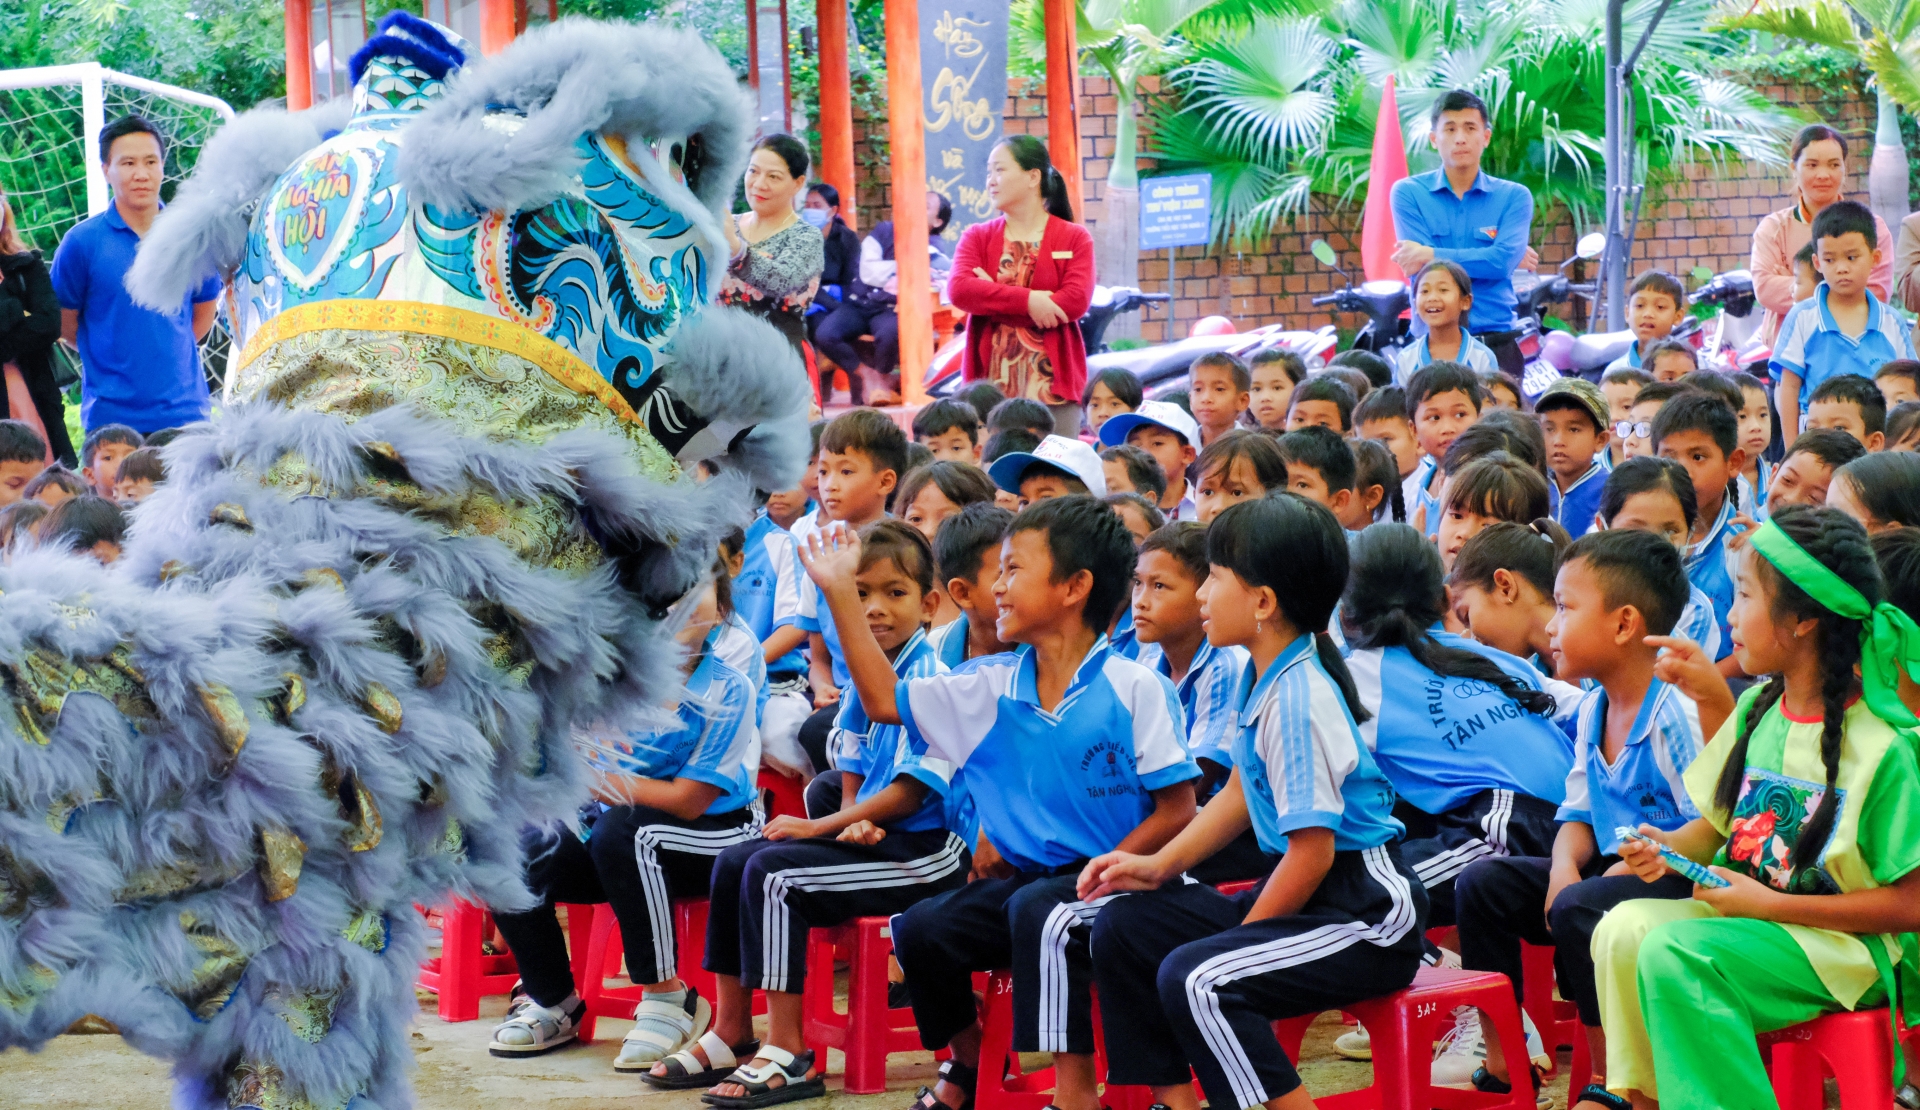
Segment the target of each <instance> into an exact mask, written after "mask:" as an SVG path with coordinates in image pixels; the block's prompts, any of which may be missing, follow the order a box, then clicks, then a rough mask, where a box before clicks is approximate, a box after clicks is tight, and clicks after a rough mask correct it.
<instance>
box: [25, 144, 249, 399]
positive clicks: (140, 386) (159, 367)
mask: <svg viewBox="0 0 1920 1110" xmlns="http://www.w3.org/2000/svg"><path fill="white" fill-rule="evenodd" d="M100 162H101V165H102V168H103V169H104V171H105V173H106V178H107V184H108V186H110V187H111V188H112V189H113V203H112V204H111V205H109V206H108V207H107V210H106V211H105V212H102V213H100V214H99V215H97V216H93V217H91V218H89V219H86V220H83V221H81V222H80V223H79V224H78V225H77V226H75V227H74V229H73V230H72V231H69V232H67V235H66V238H65V239H63V240H61V242H60V249H59V251H58V252H56V253H55V254H54V256H53V288H54V293H55V294H56V295H57V296H58V297H59V298H60V334H61V337H62V338H64V339H66V340H67V341H68V342H69V343H74V344H76V345H77V346H78V347H79V348H80V363H81V366H82V367H83V368H84V370H85V374H84V375H83V377H82V378H81V383H80V422H81V424H83V425H84V426H85V427H86V429H87V430H88V431H92V430H93V429H95V428H98V427H100V426H102V425H105V424H126V425H128V426H130V427H132V428H133V429H134V430H135V431H138V432H139V433H140V434H141V435H146V434H148V433H149V432H157V431H159V430H160V429H162V428H172V427H178V426H180V425H182V424H191V423H193V422H194V421H197V420H204V419H206V416H207V381H206V376H205V375H204V374H202V373H201V369H200V352H199V350H198V348H197V347H196V344H197V343H198V341H199V340H200V339H202V338H204V337H205V336H206V334H207V331H208V330H209V329H210V328H212V327H213V312H214V303H215V301H216V300H217V299H218V298H219V296H220V279H219V278H217V277H209V278H207V279H206V281H204V282H202V283H201V284H200V285H199V286H197V287H196V288H195V289H194V290H193V292H192V293H190V294H189V295H188V296H187V297H186V298H185V299H183V301H182V303H181V304H180V307H179V308H178V309H177V310H175V311H174V312H172V313H171V314H168V313H162V312H155V311H153V310H152V309H150V308H144V307H142V306H140V305H137V304H135V303H134V301H133V296H132V295H131V294H129V293H128V292H127V287H126V277H127V271H128V270H129V269H131V268H132V267H133V256H134V252H136V251H137V250H139V249H140V240H141V239H142V238H144V237H145V236H146V234H147V229H148V228H150V227H152V226H153V219H154V217H155V216H158V215H159V214H160V209H161V207H162V205H161V204H160V183H161V180H162V178H163V176H164V171H165V167H166V140H165V138H164V136H162V135H161V134H160V129H159V128H158V127H155V126H154V125H153V124H152V123H151V122H149V121H148V120H146V119H143V118H141V117H140V116H122V117H121V118H120V119H117V120H115V121H113V122H112V123H110V124H108V125H107V126H106V127H105V128H102V129H101V131H100Z"/></svg>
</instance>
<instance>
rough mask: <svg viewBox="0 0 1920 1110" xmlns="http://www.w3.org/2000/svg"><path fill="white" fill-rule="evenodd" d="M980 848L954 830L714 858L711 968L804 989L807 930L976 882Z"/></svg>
mask: <svg viewBox="0 0 1920 1110" xmlns="http://www.w3.org/2000/svg"><path fill="white" fill-rule="evenodd" d="M969 862H970V856H969V853H968V851H967V847H966V845H964V844H962V843H961V842H960V838H959V837H957V836H955V835H953V834H952V833H950V832H948V831H946V830H945V829H934V830H931V831H928V832H890V833H888V834H887V836H886V839H884V840H882V841H880V843H878V844H852V843H848V842H846V841H840V840H830V839H826V838H815V839H808V840H779V841H774V840H752V841H748V842H747V843H745V844H738V845H735V846H734V847H732V848H729V849H727V850H726V851H724V852H722V853H720V857H719V858H718V859H716V860H714V862H713V893H712V895H711V898H712V903H711V906H710V908H709V910H708V912H707V958H706V968H707V970H708V971H711V972H713V973H714V974H715V975H731V976H734V977H736V978H738V979H740V980H742V981H743V982H744V983H745V984H746V985H747V986H748V988H750V989H755V990H769V991H786V992H788V993H791V994H798V993H799V992H800V988H801V986H802V985H803V984H804V983H805V982H806V980H807V930H809V929H816V928H825V927H828V926H831V925H838V924H840V923H841V922H843V921H847V920H850V919H852V918H855V917H882V916H891V915H893V914H896V913H899V912H900V911H901V910H904V909H906V908H907V907H909V906H912V905H914V904H915V903H917V902H921V901H923V900H925V899H927V898H931V897H932V896H934V895H936V894H941V893H944V892H946V891H949V890H952V889H954V888H955V887H957V886H959V885H960V884H962V883H964V882H966V881H967V868H968V865H969Z"/></svg>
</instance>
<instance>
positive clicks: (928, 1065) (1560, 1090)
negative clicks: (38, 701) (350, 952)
mask: <svg viewBox="0 0 1920 1110" xmlns="http://www.w3.org/2000/svg"><path fill="white" fill-rule="evenodd" d="M505 1009H506V999H505V998H498V997H496V998H489V999H486V1000H485V1002H484V1003H483V1004H482V1008H481V1019H480V1020H479V1021H471V1022H464V1023H461V1024H457V1025H449V1024H447V1023H446V1022H443V1021H441V1020H440V1019H439V1018H438V1017H437V1016H435V1014H434V1011H433V1002H432V999H431V997H430V996H429V997H426V998H424V999H423V1002H422V1006H421V1016H420V1022H419V1024H418V1025H416V1026H415V1028H414V1032H413V1045H414V1059H415V1060H416V1061H417V1062H418V1065H419V1069H420V1070H419V1073H418V1075H417V1076H416V1087H417V1090H418V1093H419V1106H420V1110H525V1108H528V1107H553V1108H555V1110H633V1107H634V1106H636V1105H641V1106H644V1107H646V1110H703V1108H702V1107H701V1103H700V1100H699V1095H698V1092H691V1091H689V1092H663V1091H655V1090H653V1089H652V1088H650V1087H647V1086H646V1085H645V1084H643V1083H641V1082H640V1081H639V1079H637V1078H635V1077H633V1076H627V1075H620V1074H616V1073H615V1072H614V1070H613V1066H612V1065H613V1058H614V1056H615V1054H616V1053H617V1052H618V1051H619V1046H620V1036H621V1034H622V1033H624V1032H625V1030H626V1023H624V1022H616V1021H607V1020H604V1019H603V1020H602V1021H601V1022H600V1033H599V1039H598V1040H597V1041H595V1042H594V1043H593V1044H591V1045H581V1046H577V1047H573V1048H566V1049H561V1050H559V1051H557V1052H554V1053H551V1054H549V1055H546V1056H542V1057H537V1058H535V1059H533V1060H517V1061H515V1060H501V1059H496V1058H495V1057H493V1056H490V1055H488V1054H487V1036H488V1033H489V1032H490V1030H491V1029H492V1028H493V1025H494V1022H495V1021H497V1020H498V1016H499V1015H500V1014H502V1013H503V1012H504V1011H505ZM1342 1031H1343V1029H1342V1027H1341V1026H1340V1024H1339V1020H1338V1018H1337V1017H1335V1016H1333V1015H1328V1016H1326V1017H1323V1018H1322V1019H1321V1020H1320V1022H1319V1024H1317V1025H1315V1026H1314V1028H1313V1030H1312V1031H1311V1032H1310V1033H1309V1034H1308V1037H1307V1042H1306V1044H1305V1046H1304V1048H1303V1051H1302V1053H1301V1055H1302V1057H1303V1059H1302V1063H1301V1066H1300V1072H1301V1076H1302V1078H1304V1079H1305V1080H1306V1082H1307V1087H1308V1089H1309V1090H1310V1091H1313V1092H1316V1093H1320V1094H1332V1093H1335V1092H1339V1091H1350V1090H1354V1089H1357V1088H1360V1087H1363V1086H1365V1085H1366V1084H1367V1083H1368V1082H1369V1081H1370V1080H1371V1074H1372V1069H1371V1068H1370V1067H1369V1066H1368V1065H1366V1064H1357V1063H1353V1062H1351V1061H1347V1060H1342V1059H1340V1058H1339V1057H1338V1056H1336V1055H1334V1052H1333V1044H1332V1042H1333V1038H1334V1037H1335V1036H1336V1035H1338V1034H1339V1033H1340V1032H1342ZM1035 1062H1036V1063H1039V1062H1040V1061H1038V1060H1036V1061H1035ZM1564 1062H1565V1054H1564V1053H1563V1054H1562V1064H1563V1066H1562V1067H1561V1069H1560V1072H1559V1075H1558V1077H1557V1081H1555V1080H1550V1081H1549V1082H1550V1088H1549V1093H1551V1094H1552V1095H1553V1096H1554V1100H1555V1103H1554V1104H1555V1105H1556V1106H1560V1107H1565V1106H1566V1068H1565V1066H1564ZM840 1066H841V1061H840V1055H839V1053H838V1052H835V1053H833V1054H832V1059H831V1061H830V1064H829V1068H830V1070H831V1072H833V1073H836V1074H835V1075H830V1077H829V1079H828V1086H829V1089H830V1093H829V1095H828V1097H827V1098H826V1100H825V1101H824V1102H816V1103H812V1104H810V1105H811V1106H812V1107H815V1108H817V1110H905V1107H906V1106H907V1105H908V1104H909V1103H910V1102H911V1101H912V1098H913V1092H914V1090H915V1089H916V1088H918V1087H919V1086H920V1085H921V1084H922V1083H927V1082H929V1081H930V1080H931V1077H932V1075H933V1057H932V1055H931V1054H929V1053H902V1054H899V1055H896V1056H894V1057H893V1058H892V1060H891V1066H890V1068H889V1069H888V1090H887V1092H886V1093H885V1094H878V1095H846V1094H842V1093H840V1092H839V1089H838V1088H839V1081H838V1079H837V1073H838V1071H839V1069H840ZM170 1087H171V1084H170V1081H169V1079H168V1076H167V1068H166V1065H165V1064H163V1063H162V1062H161V1061H159V1060H156V1059H153V1058H152V1057H148V1056H143V1055H141V1054H140V1053H138V1052H136V1051H134V1050H133V1049H132V1048H130V1047H128V1046H127V1045H126V1043H125V1042H124V1041H122V1040H121V1039H120V1038H119V1037H118V1036H115V1035H112V1034H102V1035H94V1036H77V1035H75V1036H65V1037H60V1038H58V1039H57V1040H55V1041H54V1042H53V1043H52V1044H51V1045H49V1046H48V1047H47V1048H46V1050H45V1051H43V1052H41V1053H39V1054H38V1055H29V1054H28V1053H25V1052H22V1051H19V1050H17V1049H16V1050H13V1051H9V1052H5V1053H0V1106H5V1107H8V1108H10V1110H168V1106H169V1097H168V1096H169V1090H170Z"/></svg>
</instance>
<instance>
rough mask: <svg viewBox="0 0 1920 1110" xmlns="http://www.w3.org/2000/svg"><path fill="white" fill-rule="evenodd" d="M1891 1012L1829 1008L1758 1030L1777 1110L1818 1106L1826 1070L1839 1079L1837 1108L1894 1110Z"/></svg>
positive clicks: (1816, 1108)
mask: <svg viewBox="0 0 1920 1110" xmlns="http://www.w3.org/2000/svg"><path fill="white" fill-rule="evenodd" d="M1891 1017H1892V1015H1891V1014H1890V1013H1889V1012H1888V1011H1886V1010H1859V1011H1856V1012H1854V1013H1842V1014H1827V1015H1825V1016H1824V1017H1817V1018H1814V1019H1813V1020H1812V1021H1809V1022H1806V1023H1804V1024H1801V1025H1791V1026H1788V1027H1787V1028H1785V1029H1780V1030H1776V1031H1774V1032H1772V1033H1762V1034H1760V1037H1759V1040H1760V1054H1761V1055H1762V1056H1763V1057H1771V1066H1770V1067H1769V1071H1771V1072H1772V1075H1773V1094H1774V1097H1775V1098H1776V1099H1778V1100H1779V1101H1780V1110H1820V1108H1821V1107H1822V1106H1824V1105H1825V1101H1824V1099H1825V1094H1824V1091H1823V1090H1822V1088H1823V1086H1824V1082H1823V1081H1824V1080H1825V1079H1826V1077H1827V1076H1829V1075H1831V1076H1833V1077H1834V1079H1836V1080H1838V1081H1839V1085H1840V1107H1841V1110H1893V1107H1894V1103H1893V1084H1892V1082H1891V1079H1892V1076H1893V1052H1894V1029H1893V1022H1892V1020H1891Z"/></svg>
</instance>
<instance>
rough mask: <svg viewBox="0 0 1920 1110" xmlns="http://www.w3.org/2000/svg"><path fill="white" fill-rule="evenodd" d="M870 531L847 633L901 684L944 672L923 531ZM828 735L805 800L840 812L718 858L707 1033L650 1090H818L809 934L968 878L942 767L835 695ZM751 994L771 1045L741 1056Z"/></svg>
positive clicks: (714, 1100) (662, 1069) (811, 1093)
mask: <svg viewBox="0 0 1920 1110" xmlns="http://www.w3.org/2000/svg"><path fill="white" fill-rule="evenodd" d="M862 536H863V543H862V546H861V552H862V555H861V559H860V561H859V564H858V569H857V570H856V572H855V575H854V583H855V589H856V590H857V591H858V593H857V595H856V598H855V601H856V604H857V605H858V606H859V611H858V612H842V613H837V614H835V615H836V617H837V618H839V619H840V620H841V621H842V625H841V627H843V628H846V627H849V626H850V625H851V624H854V623H858V624H860V626H861V627H862V628H864V629H866V630H867V634H868V636H870V637H874V638H875V639H876V640H877V642H878V644H879V646H880V650H881V651H882V652H885V653H887V654H886V655H884V656H883V658H887V659H888V660H889V662H890V666H891V669H892V670H893V671H894V672H895V673H897V674H899V675H900V676H902V677H913V676H918V675H931V674H934V673H937V672H938V670H939V669H940V664H939V660H938V659H937V658H935V656H934V654H933V651H932V649H931V648H929V647H928V646H927V640H926V634H925V624H926V621H927V618H928V617H929V616H930V615H931V614H932V610H933V604H934V601H933V589H932V587H933V552H932V549H931V548H929V547H928V545H927V541H926V537H924V536H922V535H921V534H920V533H919V532H918V531H917V530H916V529H913V528H910V527H908V526H907V525H906V524H903V523H901V522H899V521H891V520H889V521H882V522H880V523H878V524H873V525H869V526H868V527H867V528H865V529H863V530H862ZM833 739H834V742H835V744H836V745H837V756H838V757H837V759H836V760H835V762H836V765H837V769H836V770H833V771H827V772H822V773H821V775H820V776H818V777H816V778H815V780H814V782H813V784H812V785H810V786H809V787H808V801H809V805H810V806H811V805H814V804H815V801H816V798H815V796H816V792H817V791H819V790H821V789H822V788H823V787H825V788H826V789H829V790H833V789H834V788H837V793H838V797H837V798H835V799H832V800H833V801H835V802H837V803H838V805H837V808H835V809H833V811H832V812H829V813H826V814H825V815H824V816H821V817H818V818H798V817H793V816H781V817H776V818H775V819H774V820H772V821H770V822H768V824H767V826H766V828H765V829H764V830H763V831H762V833H761V835H760V837H759V838H758V839H754V840H749V841H746V842H744V843H739V844H735V845H733V846H732V847H729V848H727V849H725V850H723V851H721V852H720V853H719V855H718V857H716V858H715V860H714V863H713V878H712V893H711V895H710V898H711V900H712V901H711V905H710V907H709V909H708V917H707V956H706V961H705V965H706V968H707V970H709V971H711V972H713V973H714V977H715V983H716V986H717V989H718V991H719V999H718V1005H717V1006H716V1007H715V1011H714V1025H713V1030H712V1031H711V1032H710V1033H708V1034H707V1035H706V1036H704V1037H701V1038H700V1039H699V1040H698V1042H697V1043H695V1044H693V1045H691V1046H689V1047H687V1048H686V1049H685V1050H684V1051H679V1052H676V1053H674V1054H673V1055H671V1056H668V1057H667V1058H666V1059H664V1060H662V1061H661V1062H660V1063H659V1065H658V1066H656V1067H654V1068H653V1070H652V1071H651V1072H650V1073H649V1074H648V1075H647V1076H645V1078H646V1080H647V1081H648V1082H649V1083H650V1084H652V1085H654V1086H658V1087H663V1088H668V1089H684V1088H687V1087H697V1086H705V1085H707V1084H713V1086H712V1089H711V1090H710V1091H709V1092H708V1094H707V1096H706V1099H705V1101H707V1102H708V1103H709V1104H710V1105H714V1106H722V1107H730V1108H740V1110H745V1108H752V1107H759V1106H769V1105H773V1104H775V1103H781V1102H790V1101H795V1100H798V1099H801V1098H809V1097H817V1096H819V1095H824V1094H825V1093H826V1088H825V1084H824V1082H823V1081H822V1080H821V1079H820V1071H821V1069H820V1068H819V1067H817V1066H815V1064H816V1062H815V1061H814V1060H813V1058H812V1053H811V1052H810V1051H808V1050H807V1049H806V1045H805V1043H804V1039H803V1036H802V1031H801V1009H800V994H801V987H802V985H803V984H804V983H805V982H806V971H807V967H806V959H807V934H808V931H809V930H811V929H814V928H824V927H828V926H832V925H837V924H839V923H841V922H843V921H846V920H848V919H850V918H854V917H865V916H873V915H890V914H895V913H898V912H900V911H901V910H904V909H906V908H907V907H908V906H910V905H912V904H914V903H915V902H918V901H921V900H922V899H925V898H928V897H930V896H932V895H934V894H938V893H940V892H942V891H945V890H950V889H952V888H954V887H956V886H959V885H960V884H961V883H963V882H965V881H966V875H967V870H968V858H967V846H966V844H965V843H964V842H963V841H962V840H961V839H960V838H959V837H957V836H955V835H953V833H951V832H949V831H948V829H947V827H946V802H945V797H946V793H947V783H948V778H949V774H950V772H949V769H948V767H947V766H946V765H945V764H943V763H940V762H939V761H937V760H929V759H922V758H920V757H919V756H918V755H917V754H915V752H914V750H913V748H912V747H911V746H910V745H909V744H908V743H907V741H906V738H905V737H904V736H903V735H902V734H901V732H900V730H899V729H898V728H894V727H887V726H884V725H877V724H875V723H874V722H872V721H870V720H869V719H868V718H867V716H866V714H865V713H864V712H863V711H862V707H861V702H860V699H859V698H858V696H857V695H850V696H847V697H844V698H842V699H841V703H840V713H839V716H838V717H837V718H836V719H835V723H834V732H833ZM823 780H825V781H824V782H823ZM823 808H826V807H823ZM756 990H763V991H765V992H766V995H767V1042H766V1043H765V1044H764V1045H761V1046H760V1047H759V1049H758V1050H757V1051H755V1052H753V1053H752V1054H751V1059H750V1060H743V1059H742V1058H741V1054H740V1051H739V1050H736V1049H735V1047H734V1046H735V1045H739V1044H743V1043H745V1042H747V1041H748V1040H749V1039H750V1035H751V1032H752V1028H753V992H754V991H756Z"/></svg>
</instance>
